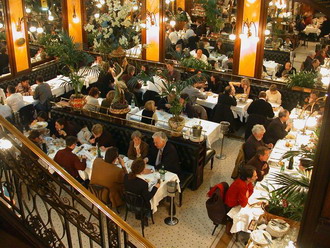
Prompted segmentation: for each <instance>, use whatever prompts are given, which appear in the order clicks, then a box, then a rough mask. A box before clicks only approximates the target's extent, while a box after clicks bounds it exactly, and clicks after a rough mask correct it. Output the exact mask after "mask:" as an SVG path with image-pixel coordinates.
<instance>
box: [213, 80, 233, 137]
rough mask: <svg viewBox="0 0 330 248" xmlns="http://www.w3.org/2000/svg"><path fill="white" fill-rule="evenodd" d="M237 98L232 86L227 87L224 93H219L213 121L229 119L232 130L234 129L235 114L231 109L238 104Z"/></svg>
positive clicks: (218, 121)
mask: <svg viewBox="0 0 330 248" xmlns="http://www.w3.org/2000/svg"><path fill="white" fill-rule="evenodd" d="M236 105H237V102H236V98H235V96H234V91H233V90H232V88H231V87H230V86H227V87H226V88H225V91H224V94H222V95H219V98H218V103H217V105H216V106H215V108H214V114H213V118H212V121H214V122H217V123H220V122H221V121H228V122H229V123H230V130H231V131H233V130H234V114H233V111H232V110H231V109H230V107H231V106H236Z"/></svg>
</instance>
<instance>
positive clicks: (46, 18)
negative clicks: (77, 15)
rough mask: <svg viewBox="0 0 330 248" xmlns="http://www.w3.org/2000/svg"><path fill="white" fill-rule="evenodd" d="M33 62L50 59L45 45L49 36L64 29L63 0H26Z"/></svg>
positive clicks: (55, 34) (26, 14)
mask: <svg viewBox="0 0 330 248" xmlns="http://www.w3.org/2000/svg"><path fill="white" fill-rule="evenodd" d="M25 18H26V22H27V26H28V34H29V48H30V58H31V63H32V64H34V63H40V61H44V60H46V59H48V55H47V54H46V52H45V50H44V48H43V45H44V42H45V40H46V37H48V36H54V37H55V36H57V34H59V33H60V32H62V29H63V21H62V5H61V0H44V1H33V0H25Z"/></svg>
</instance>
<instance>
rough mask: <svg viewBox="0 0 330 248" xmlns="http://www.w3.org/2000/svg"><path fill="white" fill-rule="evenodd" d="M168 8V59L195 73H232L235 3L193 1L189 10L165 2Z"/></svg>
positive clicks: (170, 0)
mask: <svg viewBox="0 0 330 248" xmlns="http://www.w3.org/2000/svg"><path fill="white" fill-rule="evenodd" d="M186 3H187V1H186ZM165 6H166V17H165V21H166V35H165V50H166V51H165V54H166V55H165V58H166V59H172V60H175V61H176V62H177V63H178V64H180V65H182V66H185V67H192V68H195V69H210V70H217V71H222V72H231V71H232V68H233V55H234V41H235V38H236V37H235V35H234V33H235V29H236V12H237V1H236V0H209V1H207V0H205V1H203V0H198V1H196V0H194V1H192V2H191V8H188V9H183V8H180V7H177V4H176V0H166V1H165Z"/></svg>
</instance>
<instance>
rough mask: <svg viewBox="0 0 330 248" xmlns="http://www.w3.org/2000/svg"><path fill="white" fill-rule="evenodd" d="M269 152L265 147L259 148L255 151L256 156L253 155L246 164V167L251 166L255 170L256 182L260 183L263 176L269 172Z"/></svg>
mask: <svg viewBox="0 0 330 248" xmlns="http://www.w3.org/2000/svg"><path fill="white" fill-rule="evenodd" d="M269 154H270V150H269V149H268V148H267V147H265V146H260V147H259V148H258V150H257V153H256V155H254V156H253V157H252V158H251V159H250V160H249V161H248V162H247V163H246V165H247V166H248V165H249V166H253V167H254V168H256V172H257V175H258V179H257V181H258V182H260V181H262V179H264V176H265V175H267V174H268V172H269V165H268V163H267V160H268V159H269Z"/></svg>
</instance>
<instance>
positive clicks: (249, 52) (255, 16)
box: [237, 0, 262, 77]
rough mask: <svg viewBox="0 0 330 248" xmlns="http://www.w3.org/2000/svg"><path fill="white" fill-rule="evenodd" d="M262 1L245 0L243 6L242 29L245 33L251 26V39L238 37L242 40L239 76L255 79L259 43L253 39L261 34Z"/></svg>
mask: <svg viewBox="0 0 330 248" xmlns="http://www.w3.org/2000/svg"><path fill="white" fill-rule="evenodd" d="M261 2H262V0H245V1H244V5H243V22H242V25H241V28H242V30H243V33H244V30H245V32H246V31H247V30H248V27H247V24H250V31H251V32H252V36H251V37H246V38H244V39H242V38H240V37H237V38H239V39H240V40H241V46H240V59H239V68H238V74H240V75H244V76H249V77H254V74H255V68H256V61H257V47H258V41H257V40H256V39H253V38H252V37H253V36H258V34H259V22H260V11H261ZM252 23H254V24H252Z"/></svg>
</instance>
